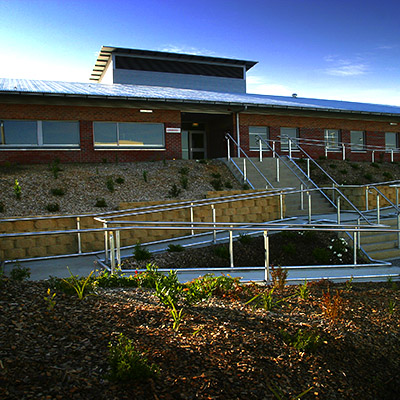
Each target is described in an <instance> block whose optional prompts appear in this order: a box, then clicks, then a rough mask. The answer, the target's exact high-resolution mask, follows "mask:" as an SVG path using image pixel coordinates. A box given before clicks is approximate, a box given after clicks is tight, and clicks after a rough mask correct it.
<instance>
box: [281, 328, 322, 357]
mask: <svg viewBox="0 0 400 400" xmlns="http://www.w3.org/2000/svg"><path fill="white" fill-rule="evenodd" d="M280 332H281V336H282V338H283V341H284V342H285V343H286V344H288V345H290V346H292V347H294V348H295V349H296V350H299V351H309V352H313V351H315V350H316V349H317V348H318V347H319V346H320V345H321V343H322V339H321V336H320V335H319V334H318V333H317V332H315V331H313V330H305V331H303V330H301V329H299V330H298V331H297V332H295V333H294V334H290V333H289V332H288V331H286V330H281V331H280Z"/></svg>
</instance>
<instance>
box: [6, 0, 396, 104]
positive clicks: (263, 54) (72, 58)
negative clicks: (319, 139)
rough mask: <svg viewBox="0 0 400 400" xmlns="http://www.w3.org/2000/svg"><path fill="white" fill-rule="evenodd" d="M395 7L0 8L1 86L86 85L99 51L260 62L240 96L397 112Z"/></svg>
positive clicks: (297, 1) (65, 4) (203, 2)
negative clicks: (8, 82) (5, 82)
mask: <svg viewBox="0 0 400 400" xmlns="http://www.w3.org/2000/svg"><path fill="white" fill-rule="evenodd" d="M399 16H400V0H376V1H372V0H335V1H333V0H241V1H239V0H229V1H227V0H226V1H222V0H195V1H192V0H181V1H177V0H130V1H129V0H125V1H122V0H113V1H104V0H95V1H92V0H86V1H85V0H77V1H76V0H28V1H25V0H0V43H1V53H0V78H24V79H42V80H58V81H71V82H88V81H89V77H90V73H91V71H92V69H93V66H94V64H95V61H96V58H97V55H98V52H99V50H100V49H101V46H103V45H105V46H115V47H127V48H134V49H144V50H158V51H170V52H179V53H190V54H201V55H209V56H216V57H228V58H238V59H244V60H252V61H258V64H257V65H256V66H255V67H253V68H252V69H251V70H250V71H249V72H248V73H247V92H248V93H259V94H271V95H282V96H291V95H292V94H293V93H297V95H298V97H309V98H322V99H332V100H348V101H357V102H366V103H377V104H391V105H397V106H400V18H399Z"/></svg>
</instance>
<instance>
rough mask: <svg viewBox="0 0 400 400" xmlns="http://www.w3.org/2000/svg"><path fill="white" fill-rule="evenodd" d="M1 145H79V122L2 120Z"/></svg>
mask: <svg viewBox="0 0 400 400" xmlns="http://www.w3.org/2000/svg"><path fill="white" fill-rule="evenodd" d="M0 134H1V138H0V145H2V146H7V147H51V148H53V147H79V122H76V121H74V122H65V121H22V120H0Z"/></svg>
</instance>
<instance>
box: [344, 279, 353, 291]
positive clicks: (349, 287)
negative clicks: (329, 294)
mask: <svg viewBox="0 0 400 400" xmlns="http://www.w3.org/2000/svg"><path fill="white" fill-rule="evenodd" d="M353 279H354V278H353V276H352V277H351V278H350V279H348V280H347V281H346V282H345V284H344V286H345V288H346V291H347V292H350V291H351V290H352V289H353Z"/></svg>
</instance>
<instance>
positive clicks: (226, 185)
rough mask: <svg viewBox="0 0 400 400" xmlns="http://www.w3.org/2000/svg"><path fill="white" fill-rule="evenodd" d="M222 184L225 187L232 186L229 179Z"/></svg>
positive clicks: (229, 187)
mask: <svg viewBox="0 0 400 400" xmlns="http://www.w3.org/2000/svg"><path fill="white" fill-rule="evenodd" d="M224 186H225V187H226V188H227V189H232V188H233V185H232V182H231V181H225V183H224Z"/></svg>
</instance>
